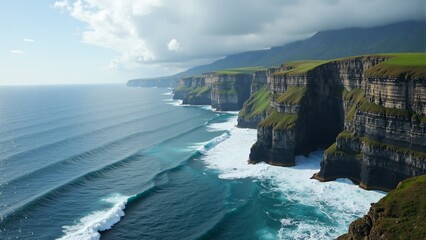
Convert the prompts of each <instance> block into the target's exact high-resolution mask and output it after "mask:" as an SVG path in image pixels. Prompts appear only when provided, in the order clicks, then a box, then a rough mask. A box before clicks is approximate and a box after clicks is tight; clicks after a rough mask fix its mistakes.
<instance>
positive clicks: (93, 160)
mask: <svg viewBox="0 0 426 240" xmlns="http://www.w3.org/2000/svg"><path fill="white" fill-rule="evenodd" d="M235 123H236V113H229V112H228V113H226V112H215V111H212V110H211V109H209V108H208V107H195V106H182V105H180V104H179V102H176V101H173V100H172V95H171V90H170V89H147V88H127V87H125V86H120V85H92V86H90V85H87V86H31V87H30V86H28V87H0V239H332V238H334V237H336V236H338V235H340V234H342V233H344V232H345V231H346V230H347V227H348V226H349V223H350V222H351V221H353V220H354V219H356V218H358V217H360V216H362V215H364V214H365V213H366V212H367V211H368V208H369V207H370V203H372V202H375V201H377V200H378V199H380V198H381V197H382V196H383V193H380V192H374V191H364V190H362V189H360V188H358V187H357V186H355V185H353V184H352V183H351V182H350V181H348V180H345V179H339V180H338V181H335V182H329V183H319V182H317V181H315V180H311V179H310V177H311V176H312V174H313V173H315V172H317V171H318V169H319V161H320V159H321V154H322V152H320V151H318V152H314V153H312V154H311V155H310V156H299V157H298V158H297V166H296V167H292V168H281V167H273V166H269V165H266V164H258V165H248V164H247V157H248V153H249V149H250V146H251V145H252V144H253V143H254V142H255V139H256V130H252V129H239V128H236V127H235Z"/></svg>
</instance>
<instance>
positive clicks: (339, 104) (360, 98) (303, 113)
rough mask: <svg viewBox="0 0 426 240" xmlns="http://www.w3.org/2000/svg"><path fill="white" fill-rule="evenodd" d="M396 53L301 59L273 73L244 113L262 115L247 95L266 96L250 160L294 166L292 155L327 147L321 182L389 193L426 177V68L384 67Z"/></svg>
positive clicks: (317, 175) (318, 177) (319, 174)
mask: <svg viewBox="0 0 426 240" xmlns="http://www.w3.org/2000/svg"><path fill="white" fill-rule="evenodd" d="M413 56H414V55H413ZM393 57H394V56H390V55H379V56H361V57H353V58H347V59H340V60H334V61H328V62H296V63H293V64H290V65H289V66H288V68H287V69H286V70H282V71H275V72H274V73H272V74H270V75H269V76H268V77H267V86H266V87H265V89H264V90H262V89H261V90H260V94H258V95H257V96H255V95H253V96H252V97H251V99H249V100H248V103H246V105H245V108H243V110H242V112H244V111H246V112H248V113H245V115H249V114H250V113H253V112H259V108H254V110H253V109H252V110H251V111H248V110H250V108H249V107H250V100H253V102H256V101H254V99H253V97H258V98H260V97H261V96H263V97H265V95H266V96H267V98H268V101H269V103H268V106H267V107H264V106H263V110H262V111H260V112H261V114H258V115H257V119H255V120H258V121H260V120H261V121H260V123H259V125H258V127H257V129H258V138H257V142H256V143H255V144H254V145H253V147H252V148H251V153H250V160H249V162H251V163H257V162H260V161H264V162H267V163H269V164H273V165H279V166H292V165H294V164H295V162H294V156H295V155H297V154H306V153H308V152H310V151H312V150H315V149H317V148H327V150H326V151H325V154H324V158H323V160H322V162H321V170H320V172H319V173H317V174H316V175H315V178H317V179H319V180H321V181H328V180H333V179H336V178H339V177H346V178H350V179H352V180H354V181H355V182H358V183H360V186H362V187H364V188H367V189H382V190H390V189H393V188H395V187H396V185H397V184H398V183H399V182H400V181H402V180H404V179H406V178H409V177H412V176H417V175H420V174H426V118H425V114H426V69H425V68H424V67H423V68H414V69H413V68H412V67H409V68H405V67H402V68H389V67H386V65H383V64H385V63H387V62H388V61H389V59H393ZM402 57H406V58H409V57H411V55H409V54H407V55H403V56H402ZM262 91H263V93H262ZM252 105H256V103H252ZM257 105H259V103H257ZM247 106H249V107H247ZM259 115H260V116H261V117H258V116H259ZM262 118H263V120H262ZM336 136H337V139H336ZM330 145H331V146H330Z"/></svg>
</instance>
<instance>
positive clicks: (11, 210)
mask: <svg viewBox="0 0 426 240" xmlns="http://www.w3.org/2000/svg"><path fill="white" fill-rule="evenodd" d="M187 121H188V119H185V120H182V121H180V124H183V123H186V122H187ZM175 126H176V124H170V125H169V126H168V127H167V128H174V127H175ZM202 126H204V125H201V126H196V127H194V128H192V129H191V130H189V131H186V133H189V132H192V131H195V130H196V129H199V128H200V127H202ZM160 129H165V128H159V129H155V130H151V132H155V131H158V130H160ZM177 136H182V134H177V135H175V136H173V137H171V138H170V139H176V138H177ZM167 141H168V140H164V141H162V142H161V143H157V144H156V145H161V144H163V143H164V142H167ZM140 151H141V149H138V150H137V151H136V152H134V153H132V154H131V155H130V156H128V157H125V158H124V159H121V160H119V161H116V162H114V163H111V164H108V165H106V166H104V167H102V168H100V169H98V170H94V171H90V172H88V173H86V174H83V175H80V176H78V177H75V178H73V179H72V180H69V181H67V182H65V183H64V184H62V185H60V186H57V187H53V188H50V189H47V190H46V191H44V192H42V193H39V194H37V195H36V196H34V197H31V198H28V199H25V200H21V201H20V202H19V203H18V204H16V203H15V204H10V205H8V207H7V210H4V211H3V213H2V215H3V216H4V219H8V218H9V216H13V215H15V214H17V213H19V212H21V211H24V210H25V209H31V207H36V206H37V204H39V203H42V202H43V199H45V198H47V199H55V198H56V197H57V196H59V195H60V194H61V193H64V192H65V191H66V190H69V189H71V188H72V187H77V186H83V184H82V181H83V180H88V181H92V180H94V179H96V178H99V177H100V175H102V174H104V173H106V172H108V171H111V170H116V169H119V168H120V167H122V166H124V165H125V164H128V163H130V162H131V161H133V160H134V159H135V158H136V157H137V156H139V155H140V154H139V152H140ZM195 154H199V153H198V152H196V153H194V155H195ZM194 155H193V156H194ZM135 156H136V157H135ZM187 160H188V159H186V161H184V162H182V163H180V164H179V165H178V166H176V167H174V168H176V169H178V168H180V167H182V165H184V164H186V162H187ZM40 171H43V170H40ZM44 171H46V170H44ZM44 171H43V172H44ZM168 171H170V169H167V170H164V171H162V172H160V173H163V172H168ZM56 183H57V182H56ZM3 186H4V187H9V188H11V187H13V186H11V184H7V185H3Z"/></svg>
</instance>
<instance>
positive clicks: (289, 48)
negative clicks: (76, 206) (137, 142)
mask: <svg viewBox="0 0 426 240" xmlns="http://www.w3.org/2000/svg"><path fill="white" fill-rule="evenodd" d="M422 39H426V21H407V22H400V23H393V24H387V25H383V26H379V27H371V28H361V27H353V28H345V29H340V30H326V31H319V32H317V33H316V34H314V35H313V36H312V37H310V38H307V39H304V40H299V41H295V42H291V43H288V44H285V45H282V46H277V47H272V48H270V49H266V50H256V51H247V52H242V53H238V54H233V55H229V56H226V57H224V58H222V59H219V60H216V61H214V62H212V63H210V64H206V65H200V66H196V67H193V68H190V69H188V70H186V71H184V72H181V73H178V74H175V75H171V76H163V77H157V78H141V79H133V80H129V82H128V85H129V86H140V84H142V82H141V81H147V82H145V83H146V84H145V85H147V86H148V87H149V86H154V85H155V86H156V84H157V83H156V82H157V81H159V82H160V84H159V85H160V86H162V85H167V86H168V87H173V86H174V84H175V82H176V81H177V80H178V79H179V78H182V77H190V76H195V75H200V74H202V73H205V72H212V71H217V70H222V69H228V68H237V67H253V66H265V67H271V66H277V65H280V64H282V63H284V62H289V61H296V60H306V59H309V60H324V59H334V58H341V57H348V56H356V55H365V54H376V53H387V52H426V43H425V42H424V41H422ZM164 81H168V82H167V84H164ZM169 81H171V82H169Z"/></svg>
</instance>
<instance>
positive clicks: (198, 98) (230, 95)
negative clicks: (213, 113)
mask: <svg viewBox="0 0 426 240" xmlns="http://www.w3.org/2000/svg"><path fill="white" fill-rule="evenodd" d="M261 72H262V71H260V72H255V73H233V72H231V73H204V74H202V76H197V77H188V78H183V79H181V80H180V81H179V82H178V85H177V87H176V88H175V90H174V97H173V98H174V99H181V100H182V101H183V104H192V105H211V106H212V107H213V108H215V109H217V110H219V111H235V110H240V109H241V108H242V106H243V103H244V102H245V101H246V100H247V99H248V98H249V97H250V93H251V91H252V89H251V88H252V87H253V88H254V89H255V90H257V89H258V88H259V87H261V85H262V84H261V83H260V82H259V80H257V81H253V80H254V79H255V77H256V76H258V75H261V74H262V73H261ZM252 82H255V84H254V85H252ZM265 83H266V81H265Z"/></svg>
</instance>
